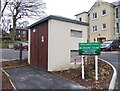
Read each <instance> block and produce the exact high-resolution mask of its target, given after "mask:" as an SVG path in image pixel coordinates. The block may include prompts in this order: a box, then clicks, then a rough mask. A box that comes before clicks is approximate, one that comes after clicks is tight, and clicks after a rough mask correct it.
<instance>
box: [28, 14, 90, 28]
mask: <svg viewBox="0 0 120 91" xmlns="http://www.w3.org/2000/svg"><path fill="white" fill-rule="evenodd" d="M50 19H54V20H59V21H65V22H70V23H75V24H80V25H84V26H88V25H89V23H86V22H81V21H78V20H74V19H70V18H66V17H61V16H55V15H50V16H48V17H45V18H43V19H42V20H40V21H38V22H35V23H33V24H32V25H30V26H28V28H32V27H34V26H36V25H38V24H40V23H42V22H45V21H48V20H50Z"/></svg>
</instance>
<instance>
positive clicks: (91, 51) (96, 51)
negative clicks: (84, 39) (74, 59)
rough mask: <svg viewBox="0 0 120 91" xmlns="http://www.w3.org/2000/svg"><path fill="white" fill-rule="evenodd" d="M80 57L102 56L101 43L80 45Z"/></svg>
mask: <svg viewBox="0 0 120 91" xmlns="http://www.w3.org/2000/svg"><path fill="white" fill-rule="evenodd" d="M79 55H100V43H99V42H88V43H79Z"/></svg>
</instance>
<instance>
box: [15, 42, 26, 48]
mask: <svg viewBox="0 0 120 91" xmlns="http://www.w3.org/2000/svg"><path fill="white" fill-rule="evenodd" d="M14 49H15V50H19V49H20V43H17V44H16V45H15V46H14ZM24 49H26V50H28V43H22V50H24Z"/></svg>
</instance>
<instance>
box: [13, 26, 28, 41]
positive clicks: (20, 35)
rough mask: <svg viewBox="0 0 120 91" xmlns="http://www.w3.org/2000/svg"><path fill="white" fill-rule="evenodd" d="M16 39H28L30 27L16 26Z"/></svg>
mask: <svg viewBox="0 0 120 91" xmlns="http://www.w3.org/2000/svg"><path fill="white" fill-rule="evenodd" d="M15 39H16V40H28V29H27V28H21V27H17V28H16V36H15Z"/></svg>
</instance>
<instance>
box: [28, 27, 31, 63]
mask: <svg viewBox="0 0 120 91" xmlns="http://www.w3.org/2000/svg"><path fill="white" fill-rule="evenodd" d="M30 32H31V30H30V29H29V30H28V63H29V64H30V37H31V36H30V35H31V34H30Z"/></svg>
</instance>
